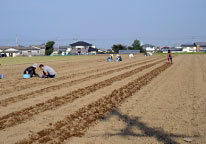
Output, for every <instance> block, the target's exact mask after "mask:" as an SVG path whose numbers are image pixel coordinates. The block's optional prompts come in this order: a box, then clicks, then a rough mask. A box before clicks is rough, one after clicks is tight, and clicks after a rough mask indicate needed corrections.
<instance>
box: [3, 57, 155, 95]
mask: <svg viewBox="0 0 206 144" xmlns="http://www.w3.org/2000/svg"><path fill="white" fill-rule="evenodd" d="M155 59H157V58H154V59H150V60H155ZM140 61H144V60H140ZM140 61H139V62H140ZM128 64H131V62H128V63H124V64H122V65H117V66H113V67H111V66H107V67H105V66H104V65H101V66H100V67H101V68H99V69H96V68H97V67H95V69H93V70H88V71H85V72H77V73H73V74H70V75H66V76H60V77H57V78H55V79H48V80H47V81H35V82H34V81H26V83H22V79H18V80H16V81H15V82H12V85H16V86H12V88H4V90H1V91H0V92H1V94H2V95H5V94H9V93H12V92H14V89H15V91H21V90H24V89H27V88H31V87H32V88H34V87H37V86H39V85H43V84H48V83H53V82H57V81H61V80H65V79H70V78H74V77H77V76H82V75H85V74H88V73H95V72H99V71H103V70H109V69H113V68H118V67H121V66H124V65H128ZM87 69H89V68H87ZM21 83H22V84H21ZM7 86H8V85H7Z"/></svg>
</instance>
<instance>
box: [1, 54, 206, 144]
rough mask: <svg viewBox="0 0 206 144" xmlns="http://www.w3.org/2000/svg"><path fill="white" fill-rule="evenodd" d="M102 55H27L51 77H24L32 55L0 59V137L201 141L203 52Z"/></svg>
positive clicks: (75, 142)
mask: <svg viewBox="0 0 206 144" xmlns="http://www.w3.org/2000/svg"><path fill="white" fill-rule="evenodd" d="M106 58H107V57H106V56H87V57H83V58H82V57H81V58H78V57H75V58H71V59H70V58H69V59H58V58H55V60H52V61H50V60H49V61H48V62H47V61H46V60H45V59H44V60H43V61H42V60H41V59H38V60H37V61H35V59H34V57H33V58H32V61H30V62H32V63H33V62H37V63H38V64H40V63H39V62H44V63H43V64H45V65H49V66H51V67H52V68H54V69H55V70H56V72H57V77H56V78H55V79H39V78H32V79H22V78H21V77H22V73H23V71H24V69H25V68H26V67H28V66H30V65H31V64H29V63H28V62H29V60H26V62H25V64H23V63H24V62H22V61H21V60H19V61H18V62H11V61H9V62H8V63H7V64H6V65H4V64H3V65H2V66H0V73H3V74H4V75H5V78H4V79H0V136H1V138H0V144H13V143H18V144H27V143H35V144H36V143H64V144H70V143H71V144H81V143H82V144H117V143H124V144H134V143H135V144H144V143H145V144H149V143H151V144H161V143H162V144H170V143H171V144H187V143H188V142H190V143H192V144H204V143H206V104H205V103H206V89H205V88H206V63H205V61H206V55H176V56H175V57H174V64H172V65H171V64H168V63H167V59H166V56H165V55H154V56H152V57H144V56H142V55H136V57H135V58H134V59H131V60H129V58H128V56H123V62H120V63H116V62H111V63H108V62H106ZM0 60H1V59H0ZM4 61H5V59H4ZM37 73H39V74H41V71H40V70H39V69H38V70H37Z"/></svg>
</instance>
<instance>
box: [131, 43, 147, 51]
mask: <svg viewBox="0 0 206 144" xmlns="http://www.w3.org/2000/svg"><path fill="white" fill-rule="evenodd" d="M132 48H133V50H140V52H141V53H144V52H145V50H144V48H143V46H141V44H140V41H139V40H134V42H133V44H132Z"/></svg>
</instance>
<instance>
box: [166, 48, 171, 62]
mask: <svg viewBox="0 0 206 144" xmlns="http://www.w3.org/2000/svg"><path fill="white" fill-rule="evenodd" d="M167 58H168V61H169V63H171V64H172V52H171V50H168V57H167Z"/></svg>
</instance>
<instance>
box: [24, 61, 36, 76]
mask: <svg viewBox="0 0 206 144" xmlns="http://www.w3.org/2000/svg"><path fill="white" fill-rule="evenodd" d="M36 68H37V64H33V66H30V67H28V68H26V69H25V70H24V74H30V75H31V77H33V76H34V77H39V75H38V74H37V73H36Z"/></svg>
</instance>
